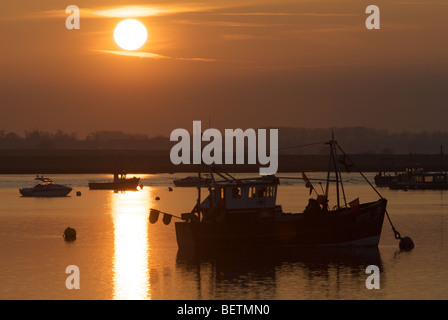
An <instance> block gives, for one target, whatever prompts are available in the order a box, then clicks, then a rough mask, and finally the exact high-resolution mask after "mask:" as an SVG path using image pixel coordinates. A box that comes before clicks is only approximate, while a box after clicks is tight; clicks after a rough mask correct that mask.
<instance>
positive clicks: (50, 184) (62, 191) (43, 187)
mask: <svg viewBox="0 0 448 320" xmlns="http://www.w3.org/2000/svg"><path fill="white" fill-rule="evenodd" d="M35 180H38V181H40V183H39V184H37V185H35V186H34V187H33V188H22V189H19V192H20V194H21V195H22V196H24V197H65V196H67V195H68V194H69V193H70V192H71V191H72V188H70V187H67V186H63V185H60V184H57V183H55V182H54V181H53V180H51V179H50V178H45V177H44V176H41V177H39V176H37V177H36V178H35Z"/></svg>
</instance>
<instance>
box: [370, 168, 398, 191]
mask: <svg viewBox="0 0 448 320" xmlns="http://www.w3.org/2000/svg"><path fill="white" fill-rule="evenodd" d="M395 179H397V174H396V173H395V175H391V174H390V173H386V172H382V171H380V172H378V174H377V175H376V176H375V177H374V180H375V184H376V186H377V187H389V186H390V184H391V183H392V181H394V180H395Z"/></svg>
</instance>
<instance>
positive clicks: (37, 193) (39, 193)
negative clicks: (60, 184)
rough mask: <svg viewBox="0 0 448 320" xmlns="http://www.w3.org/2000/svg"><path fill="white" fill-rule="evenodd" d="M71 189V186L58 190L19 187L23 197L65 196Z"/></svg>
mask: <svg viewBox="0 0 448 320" xmlns="http://www.w3.org/2000/svg"><path fill="white" fill-rule="evenodd" d="M71 191H72V188H66V189H60V190H34V189H33V188H24V189H19V192H20V194H21V195H22V196H23V197H42V198H43V197H47V198H50V197H65V196H67V195H68V194H69V193H70V192H71Z"/></svg>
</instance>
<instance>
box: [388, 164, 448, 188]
mask: <svg viewBox="0 0 448 320" xmlns="http://www.w3.org/2000/svg"><path fill="white" fill-rule="evenodd" d="M389 188H390V189H392V190H409V189H417V190H445V189H448V173H447V172H442V171H441V172H427V171H425V170H423V168H420V167H411V168H406V171H405V172H404V173H401V174H399V175H397V176H396V177H395V178H394V179H393V180H391V181H390V183H389Z"/></svg>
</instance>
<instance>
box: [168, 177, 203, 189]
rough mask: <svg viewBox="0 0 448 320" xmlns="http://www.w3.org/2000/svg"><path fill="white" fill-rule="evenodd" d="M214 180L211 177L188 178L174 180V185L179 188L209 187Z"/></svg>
mask: <svg viewBox="0 0 448 320" xmlns="http://www.w3.org/2000/svg"><path fill="white" fill-rule="evenodd" d="M211 182H212V179H211V178H209V177H186V178H183V179H176V180H173V183H174V185H175V186H177V187H198V186H201V187H208V186H209V185H210V183H211Z"/></svg>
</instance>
